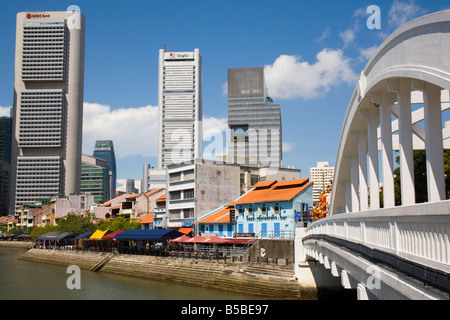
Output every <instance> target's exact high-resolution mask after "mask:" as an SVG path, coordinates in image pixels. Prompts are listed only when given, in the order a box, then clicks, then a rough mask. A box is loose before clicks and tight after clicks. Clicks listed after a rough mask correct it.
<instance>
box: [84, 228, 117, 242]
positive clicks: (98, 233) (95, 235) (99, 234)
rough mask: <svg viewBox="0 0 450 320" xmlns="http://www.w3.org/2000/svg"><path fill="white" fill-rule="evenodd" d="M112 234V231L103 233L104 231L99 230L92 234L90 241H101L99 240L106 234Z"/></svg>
mask: <svg viewBox="0 0 450 320" xmlns="http://www.w3.org/2000/svg"><path fill="white" fill-rule="evenodd" d="M111 232H112V231H110V230H105V231H102V230H98V229H97V230H96V231H95V232H94V233H93V234H92V236H90V237H89V239H90V240H95V239H97V240H99V239H101V238H103V236H105V235H106V234H108V233H111Z"/></svg>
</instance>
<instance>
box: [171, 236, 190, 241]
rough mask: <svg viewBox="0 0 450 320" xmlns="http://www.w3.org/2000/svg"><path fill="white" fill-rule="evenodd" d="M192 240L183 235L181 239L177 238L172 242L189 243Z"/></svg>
mask: <svg viewBox="0 0 450 320" xmlns="http://www.w3.org/2000/svg"><path fill="white" fill-rule="evenodd" d="M190 239H191V238H189V237H188V236H186V235H182V236H181V237H178V238H175V239H173V240H170V241H171V242H187V241H188V240H190Z"/></svg>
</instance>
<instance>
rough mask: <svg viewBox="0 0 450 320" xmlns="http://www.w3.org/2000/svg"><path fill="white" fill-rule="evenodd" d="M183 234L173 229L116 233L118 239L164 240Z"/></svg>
mask: <svg viewBox="0 0 450 320" xmlns="http://www.w3.org/2000/svg"><path fill="white" fill-rule="evenodd" d="M182 235H183V234H182V233H181V232H178V231H176V230H172V229H151V230H140V229H137V230H125V231H124V232H121V233H119V234H118V235H116V239H117V240H162V239H175V238H178V237H181V236H182Z"/></svg>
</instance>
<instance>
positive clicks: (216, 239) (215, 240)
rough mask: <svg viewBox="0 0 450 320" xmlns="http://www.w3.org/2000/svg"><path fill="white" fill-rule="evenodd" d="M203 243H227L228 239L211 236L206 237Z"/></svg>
mask: <svg viewBox="0 0 450 320" xmlns="http://www.w3.org/2000/svg"><path fill="white" fill-rule="evenodd" d="M203 243H228V240H227V239H223V238H221V237H217V236H211V237H207V238H206V240H205V241H204V242H203Z"/></svg>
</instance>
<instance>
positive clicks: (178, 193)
mask: <svg viewBox="0 0 450 320" xmlns="http://www.w3.org/2000/svg"><path fill="white" fill-rule="evenodd" d="M180 199H181V191H170V200H171V201H172V200H180Z"/></svg>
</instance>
